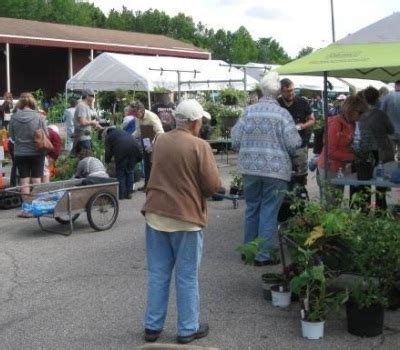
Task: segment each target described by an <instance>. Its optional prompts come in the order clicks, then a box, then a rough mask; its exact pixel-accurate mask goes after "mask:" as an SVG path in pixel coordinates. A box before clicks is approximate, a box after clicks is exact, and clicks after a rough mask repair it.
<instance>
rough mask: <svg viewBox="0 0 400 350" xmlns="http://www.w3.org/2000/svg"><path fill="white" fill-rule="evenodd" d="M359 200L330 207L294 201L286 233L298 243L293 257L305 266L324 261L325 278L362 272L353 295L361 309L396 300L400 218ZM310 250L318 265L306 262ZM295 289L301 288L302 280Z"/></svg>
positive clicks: (399, 258) (352, 297) (351, 293)
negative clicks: (365, 207) (367, 209)
mask: <svg viewBox="0 0 400 350" xmlns="http://www.w3.org/2000/svg"><path fill="white" fill-rule="evenodd" d="M359 200H360V199H359V198H355V199H354V200H352V201H351V203H350V205H349V206H348V207H342V206H340V207H334V208H329V207H326V206H323V205H321V204H320V203H317V202H312V201H310V202H304V201H301V200H298V201H296V199H293V202H294V204H293V207H294V208H293V209H294V210H295V213H296V214H295V215H294V217H292V218H290V219H289V220H288V222H287V223H286V224H285V228H284V230H283V234H284V235H285V236H286V237H287V238H289V239H290V240H291V242H293V244H292V246H295V247H297V248H296V249H292V250H291V253H292V254H291V256H292V260H294V261H295V262H298V263H300V265H302V266H303V268H304V269H305V270H307V269H310V268H313V266H314V265H319V264H323V265H324V273H325V276H326V275H329V276H333V275H335V274H336V273H338V272H339V273H340V272H344V271H347V272H351V273H355V274H357V275H358V276H359V278H358V282H357V283H355V284H354V285H353V286H352V287H351V289H350V291H349V293H350V299H351V300H353V301H355V302H356V303H357V304H358V306H359V307H360V308H363V307H368V306H370V305H372V304H382V305H386V304H387V303H389V304H391V303H392V300H391V299H390V297H391V292H392V291H393V288H394V287H395V283H396V279H397V277H398V267H399V266H400V222H399V221H398V220H396V219H395V218H393V217H392V216H390V215H389V214H387V213H379V212H377V213H375V214H374V213H366V212H365V210H362V209H361V208H362V206H360V205H355V203H356V202H357V203H358V201H359ZM310 252H312V256H313V264H314V265H313V264H310V263H304V261H305V259H304V255H305V254H306V253H307V254H311V253H310ZM306 261H311V258H309V259H308V260H307V259H306ZM307 274H308V275H307ZM309 274H310V271H308V272H307V273H306V274H305V275H303V278H304V279H306V277H307V278H308V277H310V275H309ZM314 277H315V276H314ZM300 282H301V281H298V280H297V282H293V283H300ZM303 282H304V281H303ZM294 287H295V289H296V290H297V289H298V285H297V284H295V285H294Z"/></svg>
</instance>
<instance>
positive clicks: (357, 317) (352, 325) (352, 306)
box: [346, 301, 384, 337]
mask: <svg viewBox="0 0 400 350" xmlns="http://www.w3.org/2000/svg"><path fill="white" fill-rule="evenodd" d="M346 314H347V330H348V332H349V333H351V334H354V335H357V336H359V337H376V336H377V335H379V334H382V331H383V317H384V308H383V306H382V305H380V304H374V305H371V306H369V307H365V308H363V309H360V308H359V307H358V304H357V303H355V302H353V301H348V302H347V303H346Z"/></svg>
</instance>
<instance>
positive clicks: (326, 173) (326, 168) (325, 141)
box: [324, 72, 329, 183]
mask: <svg viewBox="0 0 400 350" xmlns="http://www.w3.org/2000/svg"><path fill="white" fill-rule="evenodd" d="M328 111H329V106H328V72H324V115H325V121H324V122H325V130H324V158H325V164H324V173H325V174H324V182H325V183H326V182H327V180H328V169H329V166H328V165H329V164H328V163H329V161H328V142H329V140H328Z"/></svg>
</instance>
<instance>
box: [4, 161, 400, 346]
mask: <svg viewBox="0 0 400 350" xmlns="http://www.w3.org/2000/svg"><path fill="white" fill-rule="evenodd" d="M216 159H217V161H218V163H219V165H220V171H221V176H222V178H223V181H224V184H225V186H226V187H228V186H229V178H230V175H229V172H230V171H232V170H234V169H235V157H234V156H232V155H230V158H229V164H226V158H225V157H224V156H223V155H222V156H220V155H216ZM314 176H315V175H314V174H310V177H309V184H310V185H309V191H310V194H311V197H316V196H317V193H318V191H317V188H316V185H315V179H313V177H314ZM144 199H145V197H144V194H143V193H141V192H136V193H135V194H134V196H133V199H131V200H123V201H120V202H119V204H120V214H119V218H118V220H117V222H116V224H115V225H114V227H113V228H112V229H111V230H109V231H104V232H95V231H94V230H93V229H91V228H90V226H89V225H88V222H87V219H86V216H85V215H81V217H80V218H79V219H78V220H77V222H76V227H75V232H74V233H73V234H72V235H71V236H69V237H64V236H60V235H55V234H50V233H45V232H43V231H41V230H40V228H39V226H38V224H37V221H36V220H35V219H20V218H17V217H16V215H17V212H18V211H17V210H16V209H14V210H0V349H1V350H2V349H136V348H140V347H141V346H143V345H144V341H143V326H142V320H143V313H144V307H145V301H146V262H145V249H144V225H145V222H144V219H143V217H142V216H141V214H140V208H141V207H142V205H143V203H144ZM208 206H209V225H208V227H207V228H206V229H205V244H204V254H203V261H202V267H201V274H200V295H201V305H202V307H201V311H202V320H203V321H207V322H209V324H210V328H211V330H210V334H209V336H208V337H206V338H203V339H200V340H197V341H195V342H194V343H193V345H196V346H199V347H213V348H219V349H232V350H234V349H237V350H243V349H254V350H255V349H363V350H364V349H399V348H400V346H399V343H400V325H399V321H400V313H399V312H398V311H395V312H393V311H387V312H386V313H385V331H384V333H383V335H382V336H378V337H375V338H359V337H355V336H352V335H350V334H349V333H347V331H346V317H345V312H344V310H342V311H341V312H340V313H339V314H337V315H332V316H331V317H330V318H329V319H328V320H327V322H326V328H325V337H324V339H323V340H318V341H309V340H305V339H303V338H302V337H301V328H300V316H299V305H298V304H297V303H293V304H292V305H291V306H290V307H289V308H288V309H278V308H274V307H272V306H271V304H270V303H269V302H268V301H266V300H264V299H263V297H262V289H261V279H260V277H261V274H262V273H264V272H267V271H278V270H279V267H253V266H244V265H243V263H242V262H241V260H240V257H239V254H238V253H237V252H235V248H236V247H237V246H238V244H240V243H241V241H242V235H243V230H242V227H243V215H244V208H245V204H244V202H243V201H241V202H240V204H239V208H238V209H233V205H232V202H231V201H228V200H224V201H218V202H213V201H210V202H209V203H208ZM46 223H47V225H49V227H52V228H56V229H57V228H59V227H60V225H59V224H58V223H56V222H55V221H54V220H51V219H49V220H48V221H46ZM175 324H176V311H175V294H174V287H173V285H172V286H171V295H170V305H169V311H168V318H167V321H166V324H165V329H164V332H163V334H162V335H161V337H160V338H159V342H158V344H159V347H158V348H159V349H163V348H165V349H166V348H167V344H175V337H176V326H175ZM176 348H179V349H181V348H183V347H176Z"/></svg>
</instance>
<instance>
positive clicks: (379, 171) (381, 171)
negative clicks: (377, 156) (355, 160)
mask: <svg viewBox="0 0 400 350" xmlns="http://www.w3.org/2000/svg"><path fill="white" fill-rule="evenodd" d="M383 180H385V168H384V166H383V163H382V161H380V162H379V164H378V166H377V167H376V181H383Z"/></svg>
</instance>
